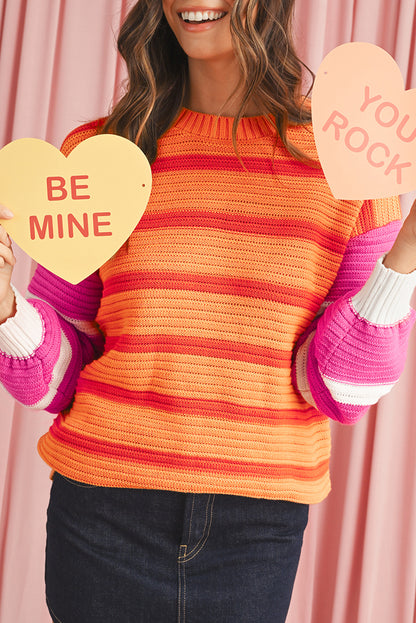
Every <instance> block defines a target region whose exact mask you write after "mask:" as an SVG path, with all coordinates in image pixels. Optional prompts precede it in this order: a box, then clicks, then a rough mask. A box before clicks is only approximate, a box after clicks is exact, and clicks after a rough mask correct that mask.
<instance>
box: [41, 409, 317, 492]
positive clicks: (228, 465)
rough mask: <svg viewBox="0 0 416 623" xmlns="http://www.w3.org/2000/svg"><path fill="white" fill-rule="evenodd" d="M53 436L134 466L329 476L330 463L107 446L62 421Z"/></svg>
mask: <svg viewBox="0 0 416 623" xmlns="http://www.w3.org/2000/svg"><path fill="white" fill-rule="evenodd" d="M50 434H51V435H52V436H53V437H55V438H56V439H57V440H58V441H60V442H63V443H65V445H66V446H73V447H74V449H78V448H79V449H81V450H83V451H85V450H88V451H89V452H91V453H93V454H97V455H99V456H100V457H102V458H103V457H106V456H108V457H111V458H120V459H122V460H123V459H127V460H129V461H131V462H138V463H140V464H142V465H143V464H150V465H155V466H161V465H164V464H166V465H169V466H170V467H173V468H178V469H187V470H190V471H203V472H204V473H205V474H206V473H207V472H217V473H221V474H223V475H224V474H227V473H228V472H230V473H232V474H238V472H240V471H242V472H243V473H244V474H245V475H246V476H248V477H252V478H256V477H260V478H273V479H276V478H287V477H292V478H297V479H301V480H315V479H316V478H321V477H322V476H324V475H325V473H326V471H327V469H328V459H325V460H323V461H322V462H321V463H318V464H316V465H309V466H300V465H294V464H290V465H289V464H288V465H285V464H276V463H275V462H274V461H273V462H270V463H256V462H254V461H253V462H251V461H238V460H232V459H226V458H222V459H221V458H218V457H215V458H212V459H210V458H209V457H208V456H191V455H185V454H180V453H177V452H176V453H175V452H166V451H163V450H155V449H149V448H144V447H140V446H137V445H126V444H122V443H118V444H114V443H107V442H106V441H104V440H102V439H100V440H99V442H98V443H97V442H95V441H94V439H92V438H91V437H88V436H85V435H81V434H77V433H75V432H74V431H71V433H69V434H67V433H66V429H65V428H62V427H60V426H59V421H58V422H56V421H55V423H54V424H53V425H52V427H51V429H50Z"/></svg>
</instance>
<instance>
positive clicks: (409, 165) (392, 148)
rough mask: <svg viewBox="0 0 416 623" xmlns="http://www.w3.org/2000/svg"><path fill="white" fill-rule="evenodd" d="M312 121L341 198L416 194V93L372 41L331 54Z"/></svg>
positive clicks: (319, 75) (317, 85)
mask: <svg viewBox="0 0 416 623" xmlns="http://www.w3.org/2000/svg"><path fill="white" fill-rule="evenodd" d="M312 121H313V128H314V135H315V141H316V147H317V150H318V154H319V158H320V161H321V164H322V168H323V171H324V173H325V176H326V178H327V181H328V183H329V186H330V187H331V190H332V192H333V194H334V196H335V197H336V198H337V199H376V198H379V197H390V196H393V195H399V194H403V193H407V192H410V191H412V190H415V189H416V89H410V90H409V91H405V90H404V83H403V78H402V75H401V73H400V70H399V68H398V66H397V64H396V62H395V61H394V59H393V58H392V57H391V56H390V55H389V54H388V53H387V52H386V51H385V50H383V49H382V48H380V47H378V46H376V45H373V44H371V43H359V42H357V43H346V44H344V45H340V46H339V47H337V48H335V49H334V50H332V52H330V53H329V54H328V55H327V56H326V57H325V59H324V60H323V62H322V64H321V66H320V67H319V69H318V72H317V74H316V80H315V85H314V89H313V93H312Z"/></svg>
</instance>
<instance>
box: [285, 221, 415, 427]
mask: <svg viewBox="0 0 416 623" xmlns="http://www.w3.org/2000/svg"><path fill="white" fill-rule="evenodd" d="M399 226H400V222H398V221H395V222H392V223H389V224H388V225H385V226H384V227H379V228H377V229H374V230H371V231H369V232H367V233H364V234H361V235H359V236H356V237H355V238H353V239H351V241H350V242H349V244H348V247H347V249H346V252H345V255H344V258H343V262H342V264H341V267H340V270H339V272H338V275H337V278H336V280H335V282H334V284H333V287H332V288H331V291H330V292H329V294H328V297H327V299H326V301H325V304H324V305H323V306H322V309H321V314H320V315H318V317H317V318H316V319H315V321H314V322H313V323H312V325H311V326H310V327H309V329H308V330H307V331H306V332H305V334H304V335H303V336H302V337H301V339H300V340H299V342H298V344H297V346H296V349H295V364H294V367H293V382H294V385H295V387H296V388H297V389H298V391H299V392H300V393H301V394H302V396H303V397H304V399H305V400H306V401H307V402H309V403H311V404H313V405H314V406H316V408H317V409H318V410H319V411H320V412H322V413H324V414H326V415H327V416H329V417H331V418H332V419H335V420H338V421H340V422H342V423H345V424H352V423H354V422H356V421H357V420H358V419H359V418H360V417H361V416H362V415H363V414H364V413H365V412H366V411H367V410H368V408H369V406H370V405H372V404H375V403H376V402H377V401H378V400H379V399H380V398H381V396H383V395H384V394H386V393H388V392H389V391H390V390H391V388H392V387H393V385H394V384H395V383H396V382H397V380H398V379H399V376H400V374H401V372H402V370H403V366H404V362H405V357H406V352H407V343H408V339H409V335H410V331H411V328H412V326H413V324H414V320H415V312H414V311H413V310H412V309H411V307H410V299H411V296H412V293H413V290H414V288H415V286H416V273H412V274H410V275H402V274H399V273H396V272H394V271H392V270H390V269H386V268H385V267H384V266H383V263H382V254H384V253H385V252H386V251H388V250H389V249H390V248H391V246H392V244H393V241H394V239H395V237H396V235H397V232H398V228H399ZM380 256H381V257H380Z"/></svg>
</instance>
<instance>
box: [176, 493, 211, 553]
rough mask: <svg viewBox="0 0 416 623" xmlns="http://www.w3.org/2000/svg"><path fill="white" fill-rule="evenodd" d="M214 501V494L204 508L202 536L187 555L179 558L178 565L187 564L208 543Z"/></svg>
mask: <svg viewBox="0 0 416 623" xmlns="http://www.w3.org/2000/svg"><path fill="white" fill-rule="evenodd" d="M211 498H212V499H211ZM214 500H215V494H214V495H212V496H211V495H210V496H209V498H208V503H207V505H206V508H205V526H204V532H203V534H202V537H201V538H200V539H199V541H198V543H197V544H196V545H195V547H194V548H193V549H192V550H191V551H190V552H189V553H185V554H184V555H183V556H179V559H178V560H179V562H180V563H184V562H188V561H189V560H192V559H193V558H195V556H197V555H198V554H199V553H200V551H201V550H202V549H203V548H204V546H205V544H206V542H207V541H208V538H209V535H210V532H211V526H212V519H213V515H214ZM208 508H209V509H210V510H209V511H208ZM208 512H209V519H208ZM208 522H209V523H208Z"/></svg>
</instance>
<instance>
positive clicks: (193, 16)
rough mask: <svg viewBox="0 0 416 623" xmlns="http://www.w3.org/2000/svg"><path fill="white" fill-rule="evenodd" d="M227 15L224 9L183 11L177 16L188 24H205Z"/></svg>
mask: <svg viewBox="0 0 416 623" xmlns="http://www.w3.org/2000/svg"><path fill="white" fill-rule="evenodd" d="M225 15H227V14H226V13H225V12H224V11H184V12H183V13H179V17H180V18H181V19H182V20H183V21H184V22H186V23H188V24H206V23H207V22H217V21H218V20H220V19H222V18H223V17H224V16H225Z"/></svg>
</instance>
